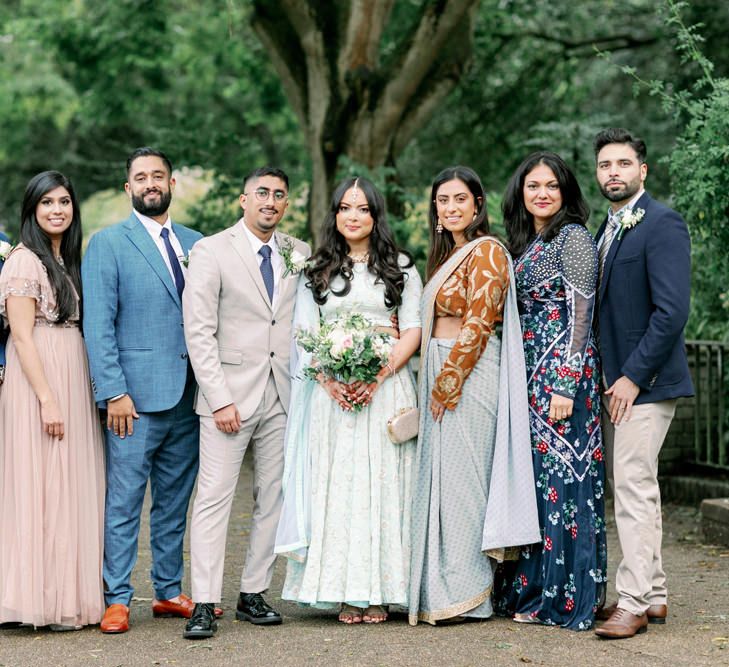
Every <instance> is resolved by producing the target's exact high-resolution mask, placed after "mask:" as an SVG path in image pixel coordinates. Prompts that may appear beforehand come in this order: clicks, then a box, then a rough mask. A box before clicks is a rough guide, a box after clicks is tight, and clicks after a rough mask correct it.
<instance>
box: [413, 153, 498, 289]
mask: <svg viewBox="0 0 729 667" xmlns="http://www.w3.org/2000/svg"><path fill="white" fill-rule="evenodd" d="M454 180H459V181H463V183H465V185H466V187H467V188H468V190H469V192H470V193H471V194H472V195H473V200H474V202H475V204H476V217H475V218H474V219H473V222H472V223H471V224H470V225H468V227H466V229H464V230H463V235H464V236H465V237H466V240H467V241H473V239H475V238H478V237H479V236H487V235H488V234H489V217H488V212H487V211H486V193H485V192H484V189H483V184H482V183H481V179H480V178H479V177H478V174H477V173H476V172H475V171H474V170H473V169H471V168H470V167H462V166H456V167H448V168H447V169H444V170H443V171H441V172H440V174H438V175H437V176H436V177H435V180H434V181H433V185H432V187H431V188H430V208H429V211H428V221H429V224H430V251H429V252H428V263H427V266H426V280H430V278H431V277H432V275H433V274H434V273H435V272H436V271H437V270H438V267H439V266H440V265H441V264H442V263H443V262H444V261H445V260H446V259H447V258H448V255H450V254H451V252H453V248H455V247H456V242H455V241H454V240H453V234H451V233H450V232H449V231H448V230H447V229H443V231H442V232H440V233H438V232H437V231H436V227H437V226H438V209H437V207H436V205H435V198H436V196H437V195H438V190H439V188H440V186H441V185H443V184H444V183H448V182H449V181H454Z"/></svg>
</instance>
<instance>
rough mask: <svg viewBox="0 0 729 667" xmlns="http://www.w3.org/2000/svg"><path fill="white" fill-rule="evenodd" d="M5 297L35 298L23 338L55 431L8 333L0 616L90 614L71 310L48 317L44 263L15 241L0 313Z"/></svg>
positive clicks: (93, 421)
mask: <svg viewBox="0 0 729 667" xmlns="http://www.w3.org/2000/svg"><path fill="white" fill-rule="evenodd" d="M8 296H29V297H32V298H34V299H35V300H36V321H35V327H34V329H33V340H34V342H35V345H36V347H37V349H38V354H39V355H40V359H41V362H42V364H43V370H44V372H45V376H46V379H47V380H48V384H49V385H50V387H51V390H52V391H53V393H54V395H55V397H56V399H57V401H58V406H59V408H60V410H61V413H62V415H63V421H64V427H65V436H64V438H63V440H58V439H57V438H51V437H50V436H49V435H48V434H47V433H44V431H43V426H42V422H41V411H40V403H39V401H38V398H37V397H36V395H35V392H34V391H33V388H32V387H31V385H30V383H29V382H28V380H27V378H26V376H25V373H23V370H22V368H21V365H20V359H19V358H18V354H17V351H16V349H15V346H14V344H13V338H12V334H11V336H10V339H9V340H8V345H7V350H6V351H7V363H6V374H5V383H4V385H3V386H2V388H0V623H5V622H21V623H29V624H32V625H34V626H36V627H39V626H45V625H51V624H57V625H65V626H83V625H90V624H95V623H99V622H100V620H101V617H102V616H103V613H104V598H103V584H102V575H101V562H102V554H103V518H104V450H103V439H102V432H101V426H100V423H99V419H98V414H97V411H96V407H95V404H94V399H93V394H92V392H91V386H90V382H89V369H88V361H87V358H86V347H85V345H84V340H83V338H82V336H81V331H80V329H79V326H78V324H79V322H78V313H77V314H76V315H75V316H74V319H73V320H71V321H69V322H67V323H65V324H61V325H57V324H55V319H56V314H55V312H54V311H55V299H54V295H53V291H52V289H51V285H50V283H49V281H48V275H47V273H46V270H45V267H44V266H43V264H42V263H41V261H40V260H39V259H38V257H37V256H36V255H35V254H34V253H32V252H31V251H30V250H28V249H26V248H24V247H23V246H22V245H21V246H18V248H17V249H15V250H14V251H13V252H12V254H11V255H10V257H9V258H8V260H7V261H6V263H5V266H4V268H3V270H2V273H0V314H2V315H3V316H6V301H7V297H8ZM77 310H78V309H77Z"/></svg>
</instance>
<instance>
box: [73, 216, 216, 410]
mask: <svg viewBox="0 0 729 667" xmlns="http://www.w3.org/2000/svg"><path fill="white" fill-rule="evenodd" d="M172 228H173V229H174V232H175V236H177V238H178V240H179V241H180V244H181V245H182V249H183V251H184V252H185V254H186V255H187V254H188V253H189V252H190V248H192V246H193V244H194V243H195V242H196V241H197V240H198V239H201V238H202V234H200V233H199V232H196V231H194V230H192V229H188V228H187V227H183V226H182V225H177V224H174V223H173V225H172ZM81 278H82V281H83V288H84V322H83V325H84V336H85V338H86V348H87V350H88V355H89V366H90V369H91V386H92V388H93V390H94V395H95V397H96V401H97V403H98V404H99V406H100V407H105V406H106V399H108V398H112V397H113V396H117V395H118V394H123V393H129V395H130V396H131V398H132V400H133V401H134V406H135V407H136V409H137V411H139V412H159V411H161V410H168V409H170V408H172V407H174V406H175V405H177V403H178V402H179V400H180V398H181V397H182V394H183V392H184V390H185V384H186V381H187V378H188V370H189V369H188V365H189V361H188V359H187V347H186V346H185V336H184V331H183V329H182V303H181V302H180V297H179V295H178V294H177V289H176V288H175V284H174V282H173V280H172V276H171V275H170V271H169V269H168V268H167V265H166V264H165V262H164V260H163V259H162V254H161V253H160V251H159V249H158V248H157V246H156V245H155V242H154V241H153V240H152V237H151V236H150V235H149V232H147V230H146V229H145V228H144V225H143V224H142V223H141V222H140V221H139V220H138V219H137V217H136V216H135V215H134V214H132V215H131V216H129V218H128V219H127V220H125V221H124V222H120V223H119V224H116V225H112V226H111V227H107V228H106V229H103V230H101V231H99V232H97V233H96V234H94V235H93V236H92V237H91V239H90V240H89V246H88V249H87V250H86V255H85V256H84V260H83V262H82V264H81Z"/></svg>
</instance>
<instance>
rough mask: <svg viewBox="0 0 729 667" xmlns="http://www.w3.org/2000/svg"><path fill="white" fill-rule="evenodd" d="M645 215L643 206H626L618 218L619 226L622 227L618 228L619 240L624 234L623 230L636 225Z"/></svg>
mask: <svg viewBox="0 0 729 667" xmlns="http://www.w3.org/2000/svg"><path fill="white" fill-rule="evenodd" d="M644 215H645V211H644V210H643V209H642V208H632V209H631V208H626V209H625V210H624V211H623V212H622V213H621V214H620V218H618V226H619V227H620V229H619V230H618V241H619V240H620V237H621V236H622V235H623V232H624V231H625V230H626V229H632V228H633V227H635V226H636V225H637V224H638V223H639V222H640V221H641V220H642V219H643V216H644Z"/></svg>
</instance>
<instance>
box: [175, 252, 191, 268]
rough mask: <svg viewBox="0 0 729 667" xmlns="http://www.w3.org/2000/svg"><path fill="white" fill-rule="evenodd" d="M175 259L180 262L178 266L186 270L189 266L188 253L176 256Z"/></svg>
mask: <svg viewBox="0 0 729 667" xmlns="http://www.w3.org/2000/svg"><path fill="white" fill-rule="evenodd" d="M177 259H178V260H180V264H182V266H184V267H185V268H187V267H188V266H190V253H189V252H188V253H187V254H186V255H178V256H177Z"/></svg>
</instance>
